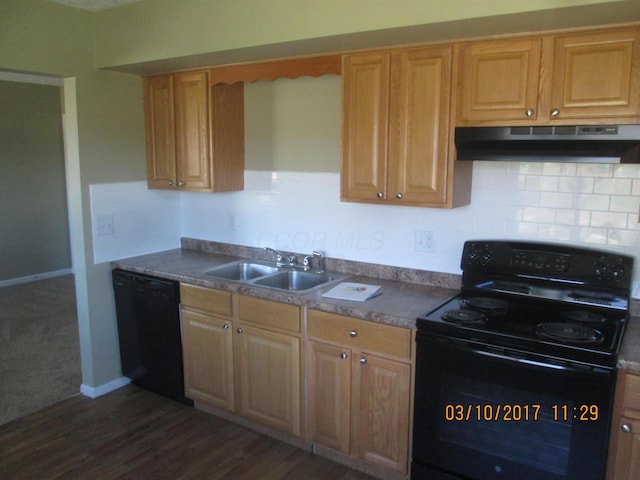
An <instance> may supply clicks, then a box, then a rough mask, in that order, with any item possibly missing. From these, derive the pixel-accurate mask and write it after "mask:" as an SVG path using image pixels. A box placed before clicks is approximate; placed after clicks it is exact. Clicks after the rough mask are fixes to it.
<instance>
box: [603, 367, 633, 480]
mask: <svg viewBox="0 0 640 480" xmlns="http://www.w3.org/2000/svg"><path fill="white" fill-rule="evenodd" d="M638 478H640V375H635V374H632V373H628V372H627V371H626V370H620V371H619V373H618V385H617V387H616V404H615V407H614V412H613V420H612V422H611V441H610V443H609V465H608V467H607V480H635V479H638Z"/></svg>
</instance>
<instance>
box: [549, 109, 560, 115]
mask: <svg viewBox="0 0 640 480" xmlns="http://www.w3.org/2000/svg"><path fill="white" fill-rule="evenodd" d="M551 116H552V117H558V116H560V110H558V109H557V108H554V109H553V110H551Z"/></svg>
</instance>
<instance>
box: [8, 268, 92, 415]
mask: <svg viewBox="0 0 640 480" xmlns="http://www.w3.org/2000/svg"><path fill="white" fill-rule="evenodd" d="M81 383H82V376H81V372H80V347H79V340H78V322H77V316H76V303H75V288H74V279H73V275H64V276H61V277H55V278H51V279H45V280H39V281H36V282H30V283H25V284H21V285H14V286H9V287H2V288H0V424H3V423H6V422H8V421H10V420H13V419H15V418H18V417H22V416H24V415H26V414H29V413H32V412H35V411H37V410H39V409H41V408H43V407H46V406H48V405H51V404H53V403H56V402H59V401H60V400H63V399H65V398H68V397H70V396H72V395H76V394H78V393H79V392H80V384H81Z"/></svg>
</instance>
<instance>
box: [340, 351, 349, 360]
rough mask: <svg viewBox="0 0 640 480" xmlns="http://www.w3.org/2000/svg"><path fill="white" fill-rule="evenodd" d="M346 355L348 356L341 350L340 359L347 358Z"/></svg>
mask: <svg viewBox="0 0 640 480" xmlns="http://www.w3.org/2000/svg"><path fill="white" fill-rule="evenodd" d="M347 356H348V355H347V354H346V353H344V352H342V353H341V354H340V358H341V359H343V360H344V359H346V358H347Z"/></svg>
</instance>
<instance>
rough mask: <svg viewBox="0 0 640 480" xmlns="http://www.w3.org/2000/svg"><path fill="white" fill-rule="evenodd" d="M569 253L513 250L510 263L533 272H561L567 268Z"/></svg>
mask: <svg viewBox="0 0 640 480" xmlns="http://www.w3.org/2000/svg"><path fill="white" fill-rule="evenodd" d="M570 258H571V257H570V256H569V255H563V254H561V253H548V252H534V251H531V250H514V251H513V254H512V256H511V264H512V265H513V266H514V267H516V268H522V269H526V270H529V271H534V272H548V273H563V272H566V271H567V270H569V259H570Z"/></svg>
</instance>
